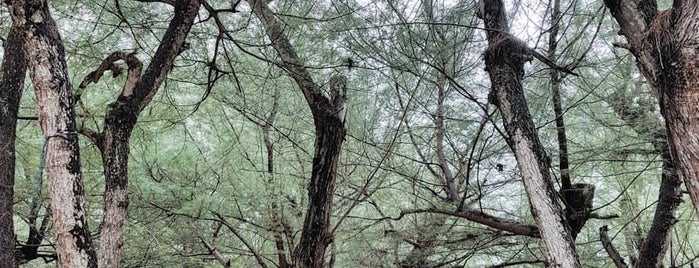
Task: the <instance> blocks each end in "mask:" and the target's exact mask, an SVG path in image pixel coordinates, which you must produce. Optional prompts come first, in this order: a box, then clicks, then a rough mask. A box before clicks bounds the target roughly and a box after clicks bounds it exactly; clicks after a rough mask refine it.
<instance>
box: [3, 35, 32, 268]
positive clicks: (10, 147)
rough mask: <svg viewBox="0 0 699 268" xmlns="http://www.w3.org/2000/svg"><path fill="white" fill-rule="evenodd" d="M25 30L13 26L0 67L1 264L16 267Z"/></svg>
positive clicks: (24, 74) (25, 70)
mask: <svg viewBox="0 0 699 268" xmlns="http://www.w3.org/2000/svg"><path fill="white" fill-rule="evenodd" d="M24 38H25V33H24V32H22V31H21V30H20V29H19V28H17V27H15V26H12V27H11V28H10V32H9V34H8V35H7V39H6V40H5V47H4V55H5V57H4V58H3V61H2V66H1V67H0V71H2V74H0V75H1V76H0V267H15V233H14V224H13V223H14V222H13V220H12V216H13V215H14V210H13V209H12V204H13V197H14V184H15V130H16V128H17V113H18V110H19V101H20V98H21V97H22V89H23V88H24V78H25V76H26V73H27V59H26V56H25V54H24V51H23V50H22V45H23V43H24Z"/></svg>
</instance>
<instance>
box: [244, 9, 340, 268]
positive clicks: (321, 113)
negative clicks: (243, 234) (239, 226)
mask: <svg viewBox="0 0 699 268" xmlns="http://www.w3.org/2000/svg"><path fill="white" fill-rule="evenodd" d="M248 2H249V3H250V6H251V7H252V12H253V13H255V16H257V18H258V19H259V20H260V22H261V23H262V26H263V27H264V29H265V32H266V34H267V37H268V38H269V39H270V40H271V41H272V47H273V48H274V50H276V52H277V54H278V55H279V57H280V58H281V62H280V63H279V64H280V65H281V66H282V67H283V68H284V69H285V70H286V71H287V73H288V74H289V76H290V77H291V78H293V79H294V81H296V84H297V85H298V86H299V88H300V89H301V91H302V92H303V95H304V97H305V99H306V102H307V103H308V106H309V107H310V109H311V113H312V114H313V123H314V124H315V136H316V137H315V152H314V155H313V166H312V167H313V170H312V171H311V179H310V182H309V183H308V209H307V210H306V218H305V220H304V223H303V230H302V232H301V239H300V241H299V244H298V246H297V247H296V249H295V250H294V259H295V261H294V263H295V264H296V265H299V266H301V267H310V268H321V267H323V266H324V264H325V250H326V248H327V246H328V245H329V244H330V243H331V242H332V239H333V238H332V233H330V230H329V227H330V212H331V209H332V201H333V195H334V193H335V181H336V177H337V164H338V161H339V159H340V148H341V147H342V143H343V141H344V140H345V134H346V132H347V130H346V128H345V114H346V106H345V105H346V103H345V102H346V99H347V98H346V97H347V96H346V94H347V92H346V87H347V79H346V78H345V77H344V76H342V75H336V76H333V77H332V78H331V79H330V83H329V88H330V95H329V96H328V95H326V94H325V93H323V92H322V90H321V88H320V86H318V84H317V83H316V82H315V81H314V80H313V78H312V77H311V74H310V73H309V72H308V70H306V68H305V67H304V66H303V64H302V62H301V60H300V59H299V57H298V55H297V54H296V51H295V50H294V47H293V46H292V45H291V42H290V41H289V38H288V37H287V36H286V34H285V33H284V30H283V27H282V25H281V23H280V22H279V21H278V20H277V19H276V18H275V16H274V13H273V12H272V10H271V9H270V8H269V6H268V4H267V1H266V0H248Z"/></svg>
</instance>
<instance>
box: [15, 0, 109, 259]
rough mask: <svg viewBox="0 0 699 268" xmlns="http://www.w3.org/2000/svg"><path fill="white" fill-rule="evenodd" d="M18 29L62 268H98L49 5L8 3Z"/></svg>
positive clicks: (69, 95)
mask: <svg viewBox="0 0 699 268" xmlns="http://www.w3.org/2000/svg"><path fill="white" fill-rule="evenodd" d="M9 9H10V14H11V15H12V19H13V23H14V25H15V26H16V27H19V28H21V30H22V31H24V32H25V33H26V39H25V42H24V49H25V51H26V52H27V56H28V59H29V74H30V77H31V80H32V83H33V84H34V89H35V91H36V96H37V103H38V105H39V109H38V110H39V111H38V112H39V124H40V125H41V129H42V132H43V134H44V138H45V139H46V142H47V152H46V167H47V171H48V177H49V197H50V200H51V210H52V215H53V219H54V223H53V230H54V234H55V235H56V251H57V254H58V264H59V266H61V267H97V257H96V254H95V250H94V248H93V245H92V236H91V234H90V229H89V228H88V224H87V215H86V206H85V193H84V189H83V177H82V170H81V166H80V165H81V163H80V147H79V144H78V133H77V128H76V124H75V109H74V108H73V94H72V86H71V84H70V79H69V78H68V66H67V64H66V59H65V50H64V48H63V41H62V40H61V37H60V35H59V33H58V28H57V26H56V23H55V22H54V21H53V18H52V17H51V14H50V13H49V8H48V4H47V2H46V1H39V0H36V1H20V0H11V1H9Z"/></svg>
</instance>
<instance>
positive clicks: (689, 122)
mask: <svg viewBox="0 0 699 268" xmlns="http://www.w3.org/2000/svg"><path fill="white" fill-rule="evenodd" d="M604 3H605V5H606V6H607V7H608V8H609V10H610V11H611V13H612V16H613V17H614V18H615V19H616V21H617V22H618V23H619V26H620V29H621V31H620V32H621V34H622V35H623V36H624V37H626V40H627V41H628V48H629V50H630V51H631V53H632V54H633V55H634V56H635V57H636V59H637V65H638V68H639V70H640V71H641V73H642V74H643V76H644V77H645V78H646V80H648V82H649V84H650V85H651V87H652V88H653V89H654V90H655V91H656V93H657V97H658V102H659V103H660V111H661V113H662V114H663V116H664V117H665V124H666V127H667V133H668V144H669V152H670V157H671V159H672V161H673V162H674V163H675V165H676V170H677V174H678V175H679V177H680V178H682V179H683V180H684V182H685V185H686V186H687V189H688V190H689V195H690V197H691V200H692V204H693V205H694V207H695V209H699V107H698V106H697V103H699V4H698V3H697V1H686V0H675V1H673V5H672V8H671V9H669V10H665V11H661V12H658V7H657V3H656V1H655V0H629V1H620V0H605V1H604ZM697 217H699V213H697Z"/></svg>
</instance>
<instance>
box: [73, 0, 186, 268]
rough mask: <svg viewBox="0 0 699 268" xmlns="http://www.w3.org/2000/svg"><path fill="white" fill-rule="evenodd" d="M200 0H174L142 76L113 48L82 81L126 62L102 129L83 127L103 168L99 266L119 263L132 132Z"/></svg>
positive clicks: (134, 62)
mask: <svg viewBox="0 0 699 268" xmlns="http://www.w3.org/2000/svg"><path fill="white" fill-rule="evenodd" d="M199 4H200V1H199V0H179V1H176V2H175V3H174V6H175V12H174V13H175V16H174V17H173V19H172V20H171V21H170V25H169V26H168V29H167V31H166V32H165V35H164V36H163V39H162V41H161V42H160V46H159V47H158V50H157V51H156V52H155V56H154V57H153V59H152V60H151V63H150V65H148V68H147V69H146V71H145V73H144V74H143V75H141V62H140V61H139V60H138V59H137V58H136V56H135V55H133V54H128V55H127V54H126V53H124V52H115V53H112V54H111V55H110V56H109V57H107V58H106V59H105V60H104V61H103V62H102V64H100V66H99V67H98V69H97V70H96V71H94V72H92V73H91V74H90V75H88V77H86V78H85V80H84V81H83V82H82V83H81V87H85V86H87V85H88V84H89V83H91V82H94V83H96V82H97V81H99V79H100V77H101V76H102V74H103V73H104V72H105V71H107V70H111V71H114V70H115V69H114V62H116V61H119V60H123V61H126V63H127V65H128V68H129V70H128V74H127V75H128V77H127V80H126V83H125V85H124V87H123V89H122V92H121V95H119V97H118V99H117V100H116V101H115V102H113V103H111V104H109V111H108V112H107V116H106V118H105V121H104V130H103V131H102V133H94V132H90V131H83V133H84V134H86V135H87V136H88V137H90V139H91V140H92V141H93V142H95V143H96V144H97V146H98V147H99V149H100V151H101V154H102V165H103V166H104V176H105V190H104V216H103V218H102V224H101V225H100V234H101V237H100V249H99V267H101V268H107V267H118V266H119V260H120V257H121V251H122V249H121V247H122V245H123V232H124V222H125V221H126V217H127V210H128V205H129V198H128V193H129V190H128V160H129V150H130V144H129V140H130V137H131V132H132V130H133V128H134V126H135V125H136V122H137V119H138V115H139V114H140V112H141V111H143V109H144V108H145V107H146V106H147V105H148V104H149V103H150V101H151V99H152V98H153V96H154V95H155V93H156V92H157V91H158V89H159V88H160V85H161V84H162V82H163V81H164V80H165V78H166V77H167V74H168V73H169V72H170V70H172V67H173V63H174V61H175V58H176V57H177V56H178V55H179V53H180V52H181V51H182V50H183V47H184V46H185V45H184V44H185V39H186V37H187V34H188V33H189V30H190V29H191V27H192V24H193V23H194V19H195V18H196V16H197V14H198V10H199Z"/></svg>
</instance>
